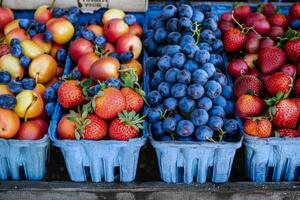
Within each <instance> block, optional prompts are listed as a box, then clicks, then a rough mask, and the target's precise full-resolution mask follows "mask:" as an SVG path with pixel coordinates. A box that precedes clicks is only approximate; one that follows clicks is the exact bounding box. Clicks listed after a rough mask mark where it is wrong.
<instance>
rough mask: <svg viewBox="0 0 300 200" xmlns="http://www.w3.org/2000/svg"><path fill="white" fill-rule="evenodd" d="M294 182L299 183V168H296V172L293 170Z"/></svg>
mask: <svg viewBox="0 0 300 200" xmlns="http://www.w3.org/2000/svg"><path fill="white" fill-rule="evenodd" d="M295 181H300V166H298V167H296V170H295Z"/></svg>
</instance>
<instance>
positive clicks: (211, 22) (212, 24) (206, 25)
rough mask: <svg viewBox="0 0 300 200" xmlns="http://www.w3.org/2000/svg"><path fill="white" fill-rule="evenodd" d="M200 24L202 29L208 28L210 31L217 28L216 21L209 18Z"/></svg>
mask: <svg viewBox="0 0 300 200" xmlns="http://www.w3.org/2000/svg"><path fill="white" fill-rule="evenodd" d="M202 26H203V28H204V29H209V30H212V31H215V30H217V28H218V24H217V22H216V21H215V20H213V19H211V18H208V19H205V20H204V22H203V23H202Z"/></svg>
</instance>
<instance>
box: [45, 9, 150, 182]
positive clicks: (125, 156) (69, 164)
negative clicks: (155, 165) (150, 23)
mask: <svg viewBox="0 0 300 200" xmlns="http://www.w3.org/2000/svg"><path fill="white" fill-rule="evenodd" d="M104 11H105V9H101V10H99V11H97V12H95V13H93V14H84V15H81V16H80V17H79V23H82V24H84V23H86V22H87V21H88V20H89V19H91V18H97V19H101V16H102V14H103V13H104ZM133 14H134V15H135V16H136V18H137V21H138V22H139V23H140V24H141V25H142V26H143V24H144V13H133ZM73 66H74V65H73V64H72V61H71V58H70V57H69V56H68V57H67V61H66V65H65V70H64V74H68V73H69V72H70V71H71V69H72V68H73ZM144 71H145V70H144ZM143 76H144V77H145V76H146V73H145V72H144V75H143ZM144 80H145V79H144ZM64 113H65V111H64V110H63V108H62V107H61V106H60V104H59V103H57V105H56V108H55V111H54V114H53V118H52V120H51V122H50V127H49V134H50V139H51V140H52V143H53V145H55V146H57V147H59V148H60V150H61V152H62V154H63V157H64V160H65V164H66V168H67V171H68V174H69V177H70V179H71V180H72V181H75V182H83V181H92V182H115V181H120V182H131V181H133V180H134V179H135V176H136V170H137V164H138V160H139V152H140V148H141V147H142V146H143V145H144V144H145V142H146V140H147V135H146V132H145V131H141V135H140V136H139V137H138V138H133V139H130V140H128V141H117V140H99V141H92V140H61V139H59V138H58V137H57V131H56V129H57V125H58V122H59V120H60V119H61V117H62V116H63V114H64Z"/></svg>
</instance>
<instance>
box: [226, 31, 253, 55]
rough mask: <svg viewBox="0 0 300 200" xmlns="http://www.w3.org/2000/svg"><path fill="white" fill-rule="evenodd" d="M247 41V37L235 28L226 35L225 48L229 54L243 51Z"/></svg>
mask: <svg viewBox="0 0 300 200" xmlns="http://www.w3.org/2000/svg"><path fill="white" fill-rule="evenodd" d="M246 40H247V36H246V35H245V34H244V33H242V32H241V31H240V30H239V29H236V28H233V29H230V30H228V31H227V32H226V34H225V35H224V39H223V41H224V48H225V50H226V51H228V52H233V51H238V50H241V49H242V48H243V46H244V44H245V42H246Z"/></svg>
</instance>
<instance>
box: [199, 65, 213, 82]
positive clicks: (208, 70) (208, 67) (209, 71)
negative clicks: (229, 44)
mask: <svg viewBox="0 0 300 200" xmlns="http://www.w3.org/2000/svg"><path fill="white" fill-rule="evenodd" d="M201 69H203V70H204V71H205V72H206V73H207V75H208V78H211V77H212V76H213V75H214V73H215V72H216V68H215V66H214V65H213V64H212V63H205V64H204V65H202V66H201Z"/></svg>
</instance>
